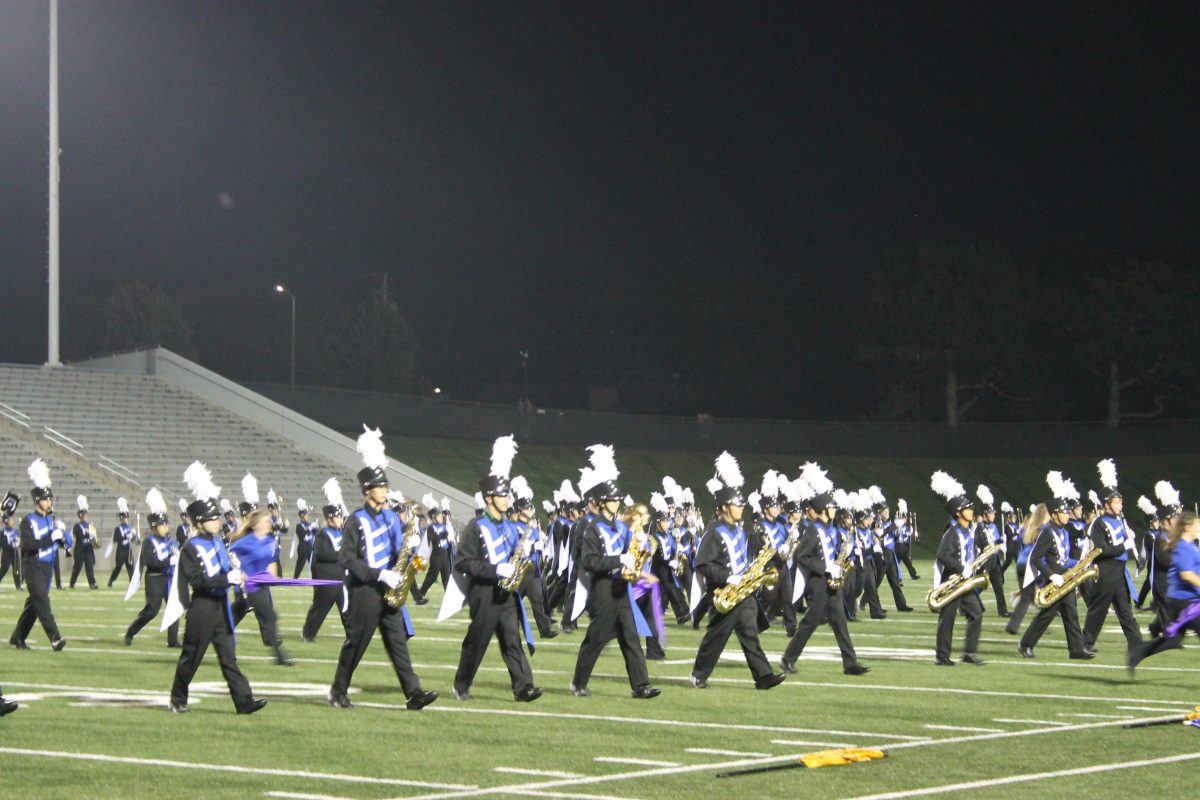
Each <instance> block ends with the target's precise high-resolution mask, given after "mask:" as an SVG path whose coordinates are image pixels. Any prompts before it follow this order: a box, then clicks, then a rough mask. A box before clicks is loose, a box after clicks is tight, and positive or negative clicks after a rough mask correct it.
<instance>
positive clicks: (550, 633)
mask: <svg viewBox="0 0 1200 800" xmlns="http://www.w3.org/2000/svg"><path fill="white" fill-rule="evenodd" d="M541 636H542V638H543V639H553V638H554V637H555V636H558V631H556V630H555V629H554V628H551V629H550V630H548V631H546V632H545V633H543V634H541Z"/></svg>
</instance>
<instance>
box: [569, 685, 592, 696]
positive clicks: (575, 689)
mask: <svg viewBox="0 0 1200 800" xmlns="http://www.w3.org/2000/svg"><path fill="white" fill-rule="evenodd" d="M571 694H573V695H575V696H576V697H591V696H592V693H591V692H589V691H588V688H587V687H586V686H576V685H575V684H573V683H572V684H571Z"/></svg>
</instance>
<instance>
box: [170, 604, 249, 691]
mask: <svg viewBox="0 0 1200 800" xmlns="http://www.w3.org/2000/svg"><path fill="white" fill-rule="evenodd" d="M227 602H228V601H227V600H226V599H225V598H224V597H208V596H206V595H193V596H192V603H191V606H190V607H189V608H188V612H187V620H186V622H185V627H184V631H183V651H182V652H181V653H180V654H179V663H178V664H177V665H176V667H175V682H174V683H173V684H172V685H171V702H172V703H174V704H175V705H181V706H182V705H187V701H188V686H189V685H191V682H192V678H193V677H195V675H196V670H197V669H199V668H200V662H201V661H203V660H204V654H205V653H206V652H208V646H209V645H210V644H211V645H212V646H213V648H214V649H215V650H216V651H217V663H218V664H220V666H221V674H222V675H224V676H225V683H226V684H227V685H228V686H229V695H230V697H232V698H233V705H234V707H236V708H238V709H242V708H246V707H247V706H249V705H250V704H251V703H252V702H254V695H253V693H252V692H251V690H250V682H249V681H248V680H246V676H245V675H243V674H242V671H241V670H240V669H238V665H237V653H236V651H235V648H234V641H233V628H231V627H230V625H229V617H228V609H227V607H226V603H227Z"/></svg>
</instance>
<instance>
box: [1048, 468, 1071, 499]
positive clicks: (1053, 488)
mask: <svg viewBox="0 0 1200 800" xmlns="http://www.w3.org/2000/svg"><path fill="white" fill-rule="evenodd" d="M1065 483H1066V481H1065V480H1064V479H1063V474H1062V473H1061V472H1059V471H1058V470H1051V471H1050V472H1047V473H1046V485H1047V486H1049V487H1050V493H1051V494H1053V495H1054V496H1055V497H1066V496H1067V489H1066V486H1065Z"/></svg>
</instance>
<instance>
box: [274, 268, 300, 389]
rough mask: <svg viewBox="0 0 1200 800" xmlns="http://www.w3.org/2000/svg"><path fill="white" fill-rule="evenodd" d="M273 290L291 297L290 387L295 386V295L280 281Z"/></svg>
mask: <svg viewBox="0 0 1200 800" xmlns="http://www.w3.org/2000/svg"><path fill="white" fill-rule="evenodd" d="M275 291H276V292H278V293H280V294H286V295H287V296H288V297H290V298H292V388H293V389H295V388H296V295H294V294H292V293H291V292H289V291H288V290H287V289H285V288H283V284H282V283H277V284H275Z"/></svg>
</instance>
